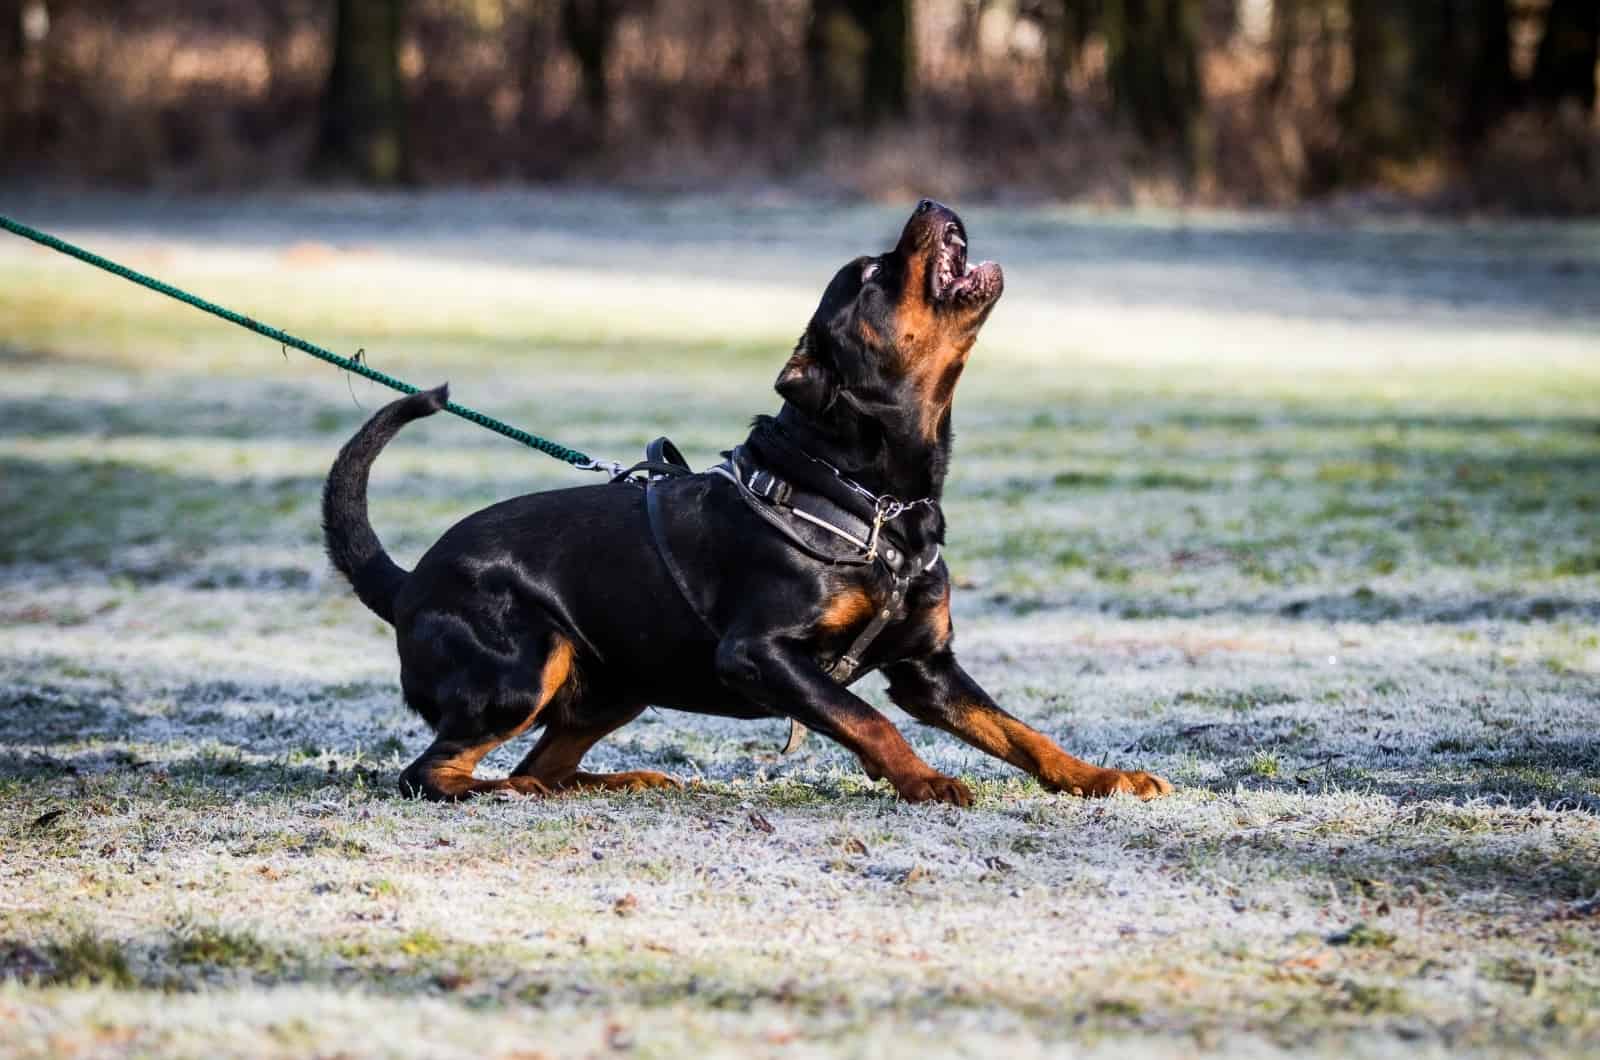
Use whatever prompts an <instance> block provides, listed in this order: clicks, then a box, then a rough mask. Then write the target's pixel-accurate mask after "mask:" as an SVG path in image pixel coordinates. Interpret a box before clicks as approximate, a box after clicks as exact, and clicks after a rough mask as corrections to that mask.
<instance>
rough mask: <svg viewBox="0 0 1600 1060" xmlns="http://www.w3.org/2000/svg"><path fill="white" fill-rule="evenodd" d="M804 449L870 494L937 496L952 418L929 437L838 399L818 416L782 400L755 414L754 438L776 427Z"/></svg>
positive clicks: (946, 461) (917, 497) (946, 460)
mask: <svg viewBox="0 0 1600 1060" xmlns="http://www.w3.org/2000/svg"><path fill="white" fill-rule="evenodd" d="M774 431H775V433H777V434H778V435H779V436H781V437H782V438H784V439H786V440H787V441H789V442H791V443H793V444H794V445H797V446H799V447H800V448H801V449H803V450H804V451H805V452H807V453H809V454H810V455H812V456H814V457H817V458H819V459H821V460H826V461H827V462H828V463H830V464H832V465H833V466H834V467H836V468H838V469H839V470H840V471H841V472H842V473H844V474H845V475H848V476H849V477H850V478H852V479H854V480H855V481H856V482H858V483H860V484H861V485H862V486H865V487H866V488H867V489H869V490H871V491H872V492H873V493H878V494H888V495H890V496H893V497H897V498H899V499H900V500H903V501H911V500H920V499H922V498H924V497H927V498H931V499H933V500H938V499H939V498H940V496H941V495H942V494H943V492H944V479H945V474H946V471H947V469H948V467H949V463H950V421H949V417H948V416H946V417H945V419H944V421H943V422H942V423H941V425H940V429H939V431H938V433H937V435H936V437H935V438H934V439H933V440H931V441H930V440H928V439H925V438H920V437H917V436H916V435H915V434H914V433H912V432H902V431H897V430H895V429H894V427H893V425H891V424H885V423H884V422H883V421H881V420H879V419H877V418H874V417H872V416H869V415H866V414H864V413H863V412H861V411H858V410H857V409H855V408H852V407H850V406H848V405H847V404H844V403H842V402H841V403H836V404H835V405H834V406H833V407H832V408H830V409H828V410H827V411H826V412H824V413H823V414H822V415H820V416H811V415H808V414H807V413H805V412H802V411H801V410H800V409H797V408H795V407H794V406H793V405H790V404H788V403H787V402H786V403H785V404H784V406H783V408H781V409H780V410H779V411H778V415H777V416H775V417H769V416H761V417H757V419H756V422H755V424H754V426H753V427H752V429H751V437H752V438H755V437H757V436H758V435H761V434H762V433H763V432H774Z"/></svg>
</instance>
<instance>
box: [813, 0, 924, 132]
mask: <svg viewBox="0 0 1600 1060" xmlns="http://www.w3.org/2000/svg"><path fill="white" fill-rule="evenodd" d="M805 49H806V66H807V68H808V71H809V73H810V78H811V93H812V100H813V104H814V108H815V110H816V111H817V113H818V114H819V115H820V116H821V117H822V118H823V120H824V121H827V122H830V123H834V122H839V121H852V122H859V123H866V124H872V123H875V122H880V121H886V120H894V119H898V118H903V117H905V115H906V112H907V111H908V110H909V109H910V103H911V80H912V70H913V69H914V67H915V65H916V58H915V52H914V50H913V46H912V36H911V2H910V0H881V2H880V0H812V4H811V18H810V21H809V22H808V23H807V26H806V42H805Z"/></svg>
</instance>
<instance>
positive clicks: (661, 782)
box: [511, 707, 683, 791]
mask: <svg viewBox="0 0 1600 1060" xmlns="http://www.w3.org/2000/svg"><path fill="white" fill-rule="evenodd" d="M643 712H644V708H643V707H641V708H639V709H637V710H633V711H624V712H622V713H620V714H618V715H616V716H615V717H614V718H611V719H608V720H606V721H605V722H602V723H601V724H598V725H552V726H551V727H549V728H547V729H545V731H544V734H543V735H542V736H540V737H539V742H538V743H537V744H535V745H534V747H533V750H531V751H529V752H528V754H527V757H525V758H523V760H522V762H521V763H520V764H519V765H518V766H517V768H516V769H514V770H512V772H511V775H512V777H514V778H515V777H527V778H529V779H532V780H536V781H538V782H539V783H541V784H543V785H545V786H546V787H548V788H550V789H552V790H554V791H583V790H590V789H596V788H598V789H604V790H607V791H644V790H645V789H647V788H682V787H683V785H682V784H680V783H679V782H678V781H676V780H674V779H673V778H672V777H669V776H667V775H666V774H665V773H656V772H654V771H651V770H635V771H633V772H628V773H583V772H580V771H579V770H578V765H579V763H581V762H582V761H583V756H584V755H585V754H587V753H588V751H589V748H591V747H593V746H594V745H595V744H597V743H599V742H600V741H601V740H603V739H605V737H606V736H608V735H609V734H611V733H613V732H615V731H616V730H618V729H620V728H622V727H623V726H624V725H626V724H627V723H628V722H630V721H632V720H633V719H634V718H637V717H638V716H639V715H640V714H641V713H643Z"/></svg>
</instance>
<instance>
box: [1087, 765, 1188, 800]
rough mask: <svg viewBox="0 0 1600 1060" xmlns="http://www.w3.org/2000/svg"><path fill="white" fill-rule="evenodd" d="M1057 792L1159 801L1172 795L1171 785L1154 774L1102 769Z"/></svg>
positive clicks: (1095, 797) (1094, 797)
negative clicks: (1121, 796) (1127, 796)
mask: <svg viewBox="0 0 1600 1060" xmlns="http://www.w3.org/2000/svg"><path fill="white" fill-rule="evenodd" d="M1059 790H1062V791H1065V792H1068V793H1069V794H1072V795H1077V796H1079V797H1081V798H1087V799H1104V798H1107V797H1109V796H1111V795H1132V796H1133V797H1134V798H1136V799H1146V800H1148V799H1159V798H1161V797H1162V796H1164V795H1171V794H1172V790H1173V789H1172V784H1171V782H1170V781H1168V780H1167V779H1166V778H1164V777H1158V776H1156V775H1155V774H1154V773H1145V772H1142V771H1138V772H1124V771H1123V770H1120V769H1102V770H1100V771H1099V772H1098V773H1096V774H1094V775H1093V776H1091V777H1089V778H1088V779H1087V780H1081V781H1079V782H1077V783H1075V784H1070V785H1063V786H1062V787H1061V788H1060V789H1059Z"/></svg>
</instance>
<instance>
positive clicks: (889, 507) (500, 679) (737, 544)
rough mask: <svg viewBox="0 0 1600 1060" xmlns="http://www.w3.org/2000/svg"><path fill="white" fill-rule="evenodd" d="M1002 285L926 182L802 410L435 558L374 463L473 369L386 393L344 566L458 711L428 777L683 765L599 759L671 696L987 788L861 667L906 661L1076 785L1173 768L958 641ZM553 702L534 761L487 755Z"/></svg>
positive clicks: (448, 539)
mask: <svg viewBox="0 0 1600 1060" xmlns="http://www.w3.org/2000/svg"><path fill="white" fill-rule="evenodd" d="M1002 285H1003V278H1002V276H1001V272H1000V267H999V266H998V265H995V264H993V263H992V262H984V263H982V264H979V265H976V266H972V267H969V266H968V264H967V255H966V231H965V229H964V227H963V225H962V223H961V220H960V219H959V218H958V217H957V216H956V215H955V214H954V213H953V212H951V211H950V210H948V209H946V208H945V207H943V206H941V205H939V204H938V203H935V202H931V201H928V200H924V201H923V202H922V203H920V204H919V205H918V206H917V209H916V212H915V213H914V214H913V215H912V217H911V219H910V221H908V222H907V224H906V226H905V230H904V232H903V233H902V234H901V236H900V241H899V244H898V245H897V246H895V248H894V249H893V250H891V251H889V252H887V253H885V254H881V255H879V256H877V257H870V258H859V259H857V260H855V261H852V262H850V263H849V264H848V265H846V266H845V267H844V268H842V269H840V270H839V272H838V274H837V275H835V276H834V278H833V280H832V282H831V283H829V284H828V288H827V290H826V291H825V292H824V293H823V296H822V303H821V305H820V306H818V308H817V311H816V314H815V315H814V316H813V317H812V318H811V322H810V324H809V325H808V326H807V328H806V331H805V335H804V337H803V338H802V339H801V341H800V344H799V346H798V347H797V348H796V349H795V351H794V353H793V355H792V356H791V357H790V358H789V361H788V363H787V364H786V365H784V367H783V371H782V372H781V374H780V375H779V376H778V381H777V390H778V393H779V394H780V395H782V397H783V401H784V403H783V407H782V409H781V410H780V411H779V412H778V414H777V416H775V417H765V416H763V417H759V418H758V419H757V420H756V421H755V424H754V426H753V428H752V430H751V433H750V435H749V437H748V438H747V439H746V441H745V442H744V444H743V445H742V446H740V447H739V448H738V449H735V450H734V451H733V452H732V453H731V454H730V455H729V459H728V461H727V462H726V463H725V464H723V465H722V466H721V467H719V468H715V469H712V471H709V472H704V473H701V474H694V475H691V474H686V473H685V474H681V475H675V476H660V477H654V478H652V479H651V480H650V481H649V482H648V483H641V482H639V481H637V480H635V481H632V482H629V483H622V484H610V485H601V486H587V487H581V488H576V489H565V490H557V491H554V492H549V493H539V494H533V495H530V496H525V497H518V498H516V499H514V500H509V501H505V502H503V503H501V504H497V505H494V506H493V507H490V508H487V509H485V510H483V511H481V512H478V513H476V514H475V515H472V516H470V517H468V518H467V519H465V520H463V521H462V522H461V523H459V524H457V525H456V526H455V527H453V528H452V529H451V530H450V531H449V532H448V533H446V534H445V535H444V536H443V537H442V538H440V539H439V541H438V543H437V544H435V545H434V546H433V547H432V548H431V549H430V550H429V551H428V553H427V555H425V556H424V557H423V558H422V560H421V562H420V563H418V565H417V568H416V570H414V571H411V572H409V573H407V572H406V571H404V570H402V569H401V568H400V567H398V566H397V565H396V564H395V563H394V561H393V560H391V559H390V558H389V556H388V555H387V554H386V553H385V552H384V550H383V546H382V545H381V544H380V543H379V541H378V538H377V536H376V535H375V534H374V533H373V530H372V527H371V525H370V523H369V522H368V519H367V505H366V491H367V476H368V471H369V469H370V468H371V466H372V462H373V460H374V458H376V456H377V455H378V452H379V450H381V449H382V448H383V446H384V445H385V444H386V443H387V442H388V441H389V440H390V439H391V438H393V437H394V435H395V433H396V432H397V431H399V429H400V428H401V427H402V426H403V425H404V424H406V423H408V422H410V421H411V420H414V419H417V418H419V417H422V416H426V415H429V414H430V413H433V412H436V411H437V410H438V409H439V408H440V407H441V406H442V405H443V403H444V400H445V390H444V388H442V387H441V388H440V389H438V390H435V391H430V392H425V393H420V394H416V395H414V396H412V397H409V398H406V399H404V400H401V401H398V402H395V403H394V404H392V405H389V406H388V407H386V408H384V409H383V410H382V411H380V412H379V413H378V414H377V415H375V416H374V417H373V418H372V420H371V421H370V422H368V423H367V424H366V426H364V427H363V428H362V429H361V431H360V432H359V433H358V434H357V435H356V436H355V437H354V438H353V439H352V440H351V441H350V442H349V444H347V445H346V446H345V447H344V449H343V451H342V452H341V453H340V454H339V459H338V461H337V462H336V463H335V464H334V466H333V470H332V472H331V474H330V475H329V478H328V482H327V486H326V488H325V491H324V495H323V519H324V526H325V529H326V533H327V547H328V553H329V555H330V556H331V557H332V559H333V562H334V565H335V566H337V567H338V569H339V570H340V571H342V572H343V573H344V574H345V575H346V576H347V577H348V578H349V579H350V582H351V584H352V585H353V586H354V587H355V591H356V594H357V595H358V596H359V597H360V598H361V600H362V602H363V603H365V604H366V605H367V606H368V607H370V608H371V609H372V610H373V611H375V612H376V613H377V614H378V615H379V616H381V617H382V618H384V619H385V620H387V621H389V622H391V623H393V624H394V627H395V634H396V640H397V642H398V646H399V650H400V665H401V674H400V680H401V686H402V688H403V689H404V692H405V698H406V702H407V703H409V704H410V705H411V707H412V708H413V709H414V710H416V711H417V712H418V713H419V714H421V715H422V716H423V717H424V718H425V719H427V721H428V724H429V725H431V726H432V727H433V729H434V730H435V732H436V733H437V739H435V740H434V742H433V744H432V745H431V746H430V747H429V748H428V749H427V750H426V751H425V752H423V754H422V756H421V757H420V758H418V759H417V760H416V761H415V762H414V763H412V765H411V766H409V767H408V768H407V769H406V770H405V772H404V773H403V774H402V775H401V778H400V783H401V787H402V789H403V790H405V791H407V792H414V793H420V794H422V795H424V796H426V797H428V798H434V799H454V798H460V797H462V796H465V795H469V794H473V793H479V792H489V791H502V790H509V791H516V792H522V793H525V794H545V793H548V792H554V791H565V790H572V789H578V788H596V787H598V788H645V787H659V786H672V785H675V783H676V782H675V781H673V780H671V779H670V778H668V777H666V776H663V775H661V774H659V773H653V772H634V773H615V774H594V773H586V772H582V771H580V769H579V766H580V764H581V762H582V760H583V756H584V753H585V752H586V751H588V749H589V748H590V747H592V746H593V745H594V744H595V743H596V742H597V741H599V740H600V739H602V738H603V737H605V736H606V734H608V733H610V732H613V731H614V730H616V729H618V728H620V727H621V726H623V725H626V724H627V723H628V722H629V721H631V720H633V719H634V718H635V717H637V716H638V715H639V713H640V712H641V711H643V710H644V708H645V706H646V705H648V704H656V705H659V706H663V707H671V708H676V709H679V710H686V711H693V712H697V713H706V714H718V715H723V716H728V717H736V718H779V717H781V718H789V719H791V720H792V721H793V722H798V723H799V724H801V725H804V726H806V727H807V728H810V729H815V730H817V731H818V732H821V733H823V734H825V735H827V736H829V737H831V738H833V739H834V740H837V741H838V742H839V743H841V744H843V745H844V746H846V747H848V748H849V749H850V750H851V751H853V752H854V753H855V754H856V755H857V756H858V757H859V758H860V760H861V764H862V766H863V767H864V768H865V770H866V772H867V774H868V775H869V776H870V777H872V778H874V779H886V780H888V781H889V782H890V783H891V784H893V785H894V789H895V791H896V792H898V793H899V795H900V797H901V798H904V799H907V800H910V801H913V802H923V801H929V800H937V801H941V802H950V803H955V804H957V805H961V806H966V805H969V804H970V803H971V801H972V793H971V792H970V791H969V790H968V789H967V786H966V785H965V784H963V783H962V782H961V781H959V780H957V779H956V778H954V777H949V776H945V775H944V774H942V773H940V772H938V771H937V770H935V769H933V768H932V767H931V766H929V765H928V764H927V763H926V762H924V761H922V759H920V758H918V757H917V755H916V753H915V752H914V751H913V750H912V749H911V747H910V745H909V744H907V743H906V741H905V738H904V737H902V736H901V735H900V733H899V731H898V730H896V729H895V727H894V725H892V724H891V723H890V722H889V720H888V719H887V718H885V717H884V716H883V715H882V714H880V713H879V712H878V711H876V710H874V709H872V707H870V706H868V705H867V704H866V703H865V702H863V701H862V700H861V699H860V698H859V697H857V696H856V695H854V694H853V693H852V692H851V691H850V690H849V687H848V685H849V683H850V681H852V680H853V679H855V678H856V677H859V676H860V675H861V674H864V673H867V672H870V671H873V670H881V671H882V672H883V673H884V674H885V675H886V676H887V678H888V682H889V694H890V696H891V697H892V698H893V700H894V701H895V703H897V704H899V705H900V706H901V707H902V708H904V709H905V710H906V712H907V713H909V714H910V715H911V716H912V717H914V718H916V719H917V720H919V721H921V722H924V723H927V724H929V725H935V726H938V727H939V728H941V729H945V730H947V731H949V732H951V733H954V734H955V735H956V736H958V737H960V738H961V739H963V740H965V741H967V742H968V743H970V744H972V745H973V746H975V747H978V748H981V749H982V750H984V751H986V752H988V753H989V754H991V755H995V756H997V757H999V758H1002V759H1004V760H1005V761H1007V762H1010V763H1011V764H1012V765H1015V766H1017V767H1018V768H1020V769H1024V770H1027V771H1028V772H1029V773H1031V774H1033V775H1034V776H1036V777H1038V778H1039V780H1040V782H1041V783H1042V784H1043V785H1044V786H1045V787H1047V788H1049V789H1050V790H1052V791H1067V792H1071V793H1073V794H1077V795H1109V794H1112V793H1114V792H1128V793H1131V794H1133V795H1137V796H1141V797H1146V798H1148V797H1153V796H1157V795H1162V794H1165V793H1167V792H1169V791H1171V790H1172V786H1171V785H1170V784H1168V783H1167V782H1166V781H1165V780H1163V779H1161V778H1160V777H1156V776H1152V775H1150V774H1148V773H1133V772H1124V771H1121V770H1117V769H1105V768H1100V767H1097V766H1094V765H1090V764H1089V763H1087V762H1083V761H1081V760H1079V759H1077V758H1074V757H1072V756H1071V755H1069V754H1067V753H1066V752H1065V751H1063V750H1062V749H1061V748H1060V747H1058V746H1057V745H1056V744H1055V743H1054V742H1053V741H1052V740H1050V739H1049V738H1048V737H1046V736H1044V735H1042V734H1040V733H1038V732H1036V731H1035V730H1033V729H1031V728H1029V727H1028V726H1027V725H1024V724H1023V723H1022V722H1020V721H1018V720H1017V719H1016V718H1014V717H1012V716H1011V715H1010V714H1007V713H1006V712H1005V711H1003V710H1001V709H1000V708H999V707H998V706H996V705H995V703H994V701H993V700H991V699H990V698H989V696H988V695H987V694H986V693H985V692H984V691H983V689H982V688H980V687H979V686H978V684H977V683H976V682H975V681H973V679H972V678H971V677H969V676H968V675H967V673H966V671H964V670H963V669H962V668H961V667H960V665H958V664H957V663H956V659H955V655H954V653H953V651H952V647H951V627H950V576H949V572H948V571H947V569H946V567H945V564H944V561H943V560H942V559H940V558H939V551H938V549H939V544H940V542H941V541H942V540H943V537H944V531H945V525H944V516H943V513H942V512H941V511H940V508H939V505H938V501H939V495H940V490H941V488H942V486H943V484H944V478H945V472H946V468H947V466H948V464H949V458H950V437H951V436H950V405H951V399H952V397H953V395H954V393H955V387H956V382H957V380H958V379H959V378H960V377H961V371H962V368H963V367H964V366H965V364H966V361H967V356H968V354H969V352H970V351H971V349H972V346H973V342H974V341H975V340H976V338H977V335H978V329H979V328H980V327H981V326H982V324H983V322H984V320H985V319H986V318H987V317H988V315H989V311H990V310H991V309H992V308H993V307H994V305H995V302H996V301H997V300H998V299H999V297H1000V291H1001V287H1002ZM656 470H669V469H667V468H665V467H662V466H658V467H657V468H656ZM536 727H542V728H543V733H542V734H541V735H540V737H539V740H538V742H537V743H536V744H535V746H534V747H533V749H532V750H531V751H530V752H529V753H528V755H527V757H526V758H524V759H523V760H522V763H521V764H520V765H519V766H517V768H516V769H515V770H514V771H513V773H512V774H511V776H509V777H506V778H504V779H480V778H477V777H475V776H474V775H473V771H474V769H475V767H476V766H477V764H478V762H479V761H480V760H481V759H482V758H483V756H484V755H485V754H487V753H488V752H489V751H490V750H492V749H493V748H495V747H497V746H498V745H500V744H501V743H504V742H505V741H507V740H510V739H512V738H514V737H516V736H519V735H521V734H522V733H524V732H527V731H528V730H530V729H533V728H536Z"/></svg>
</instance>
